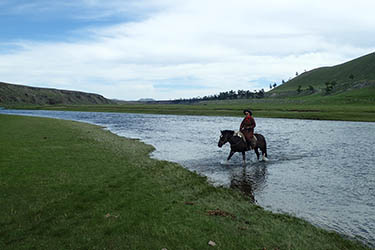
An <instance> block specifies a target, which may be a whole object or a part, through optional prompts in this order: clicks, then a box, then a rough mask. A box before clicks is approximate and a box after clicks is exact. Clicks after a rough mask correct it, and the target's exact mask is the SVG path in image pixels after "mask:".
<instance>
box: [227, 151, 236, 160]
mask: <svg viewBox="0 0 375 250" xmlns="http://www.w3.org/2000/svg"><path fill="white" fill-rule="evenodd" d="M234 153H235V152H234V151H233V150H231V151H230V153H229V155H228V158H227V162H228V161H229V160H230V158H232V156H233V154H234Z"/></svg>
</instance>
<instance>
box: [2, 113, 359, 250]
mask: <svg viewBox="0 0 375 250" xmlns="http://www.w3.org/2000/svg"><path fill="white" fill-rule="evenodd" d="M0 130H1V131H2V133H1V134H0V147H1V149H2V150H1V151H0V156H1V157H0V170H1V175H0V185H1V190H2V192H1V194H0V195H1V200H2V202H1V203H0V222H1V227H0V235H1V239H2V241H1V242H0V248H1V249H31V248H37V249H49V248H56V249H79V248H87V249H93V248H98V249H103V248H112V249H162V248H167V249H215V248H216V249H243V248H246V249H263V248H266V249H366V248H365V247H364V246H362V245H361V244H360V243H357V242H353V241H349V240H347V239H344V238H342V237H341V236H339V235H338V234H336V233H332V232H327V231H324V230H322V229H319V228H316V227H314V226H312V225H311V224H309V223H307V222H305V221H303V220H300V219H297V218H294V217H291V216H288V215H281V214H273V213H271V212H268V211H265V210H263V209H262V208H260V207H259V206H256V205H253V204H251V203H249V201H248V200H246V199H245V198H243V197H242V196H241V195H240V194H239V193H238V192H235V191H233V190H229V189H224V188H214V187H212V186H210V185H208V184H207V182H206V179H205V178H204V177H201V176H198V175H197V174H195V173H191V172H189V171H187V170H186V169H184V168H182V167H181V166H179V165H177V164H174V163H170V162H166V161H158V160H155V159H151V158H150V157H149V153H150V152H151V151H152V150H153V148H152V147H151V146H149V145H145V144H143V143H141V142H139V141H137V140H131V139H125V138H122V137H118V136H116V135H114V134H112V133H110V132H108V131H105V130H103V129H101V128H99V127H97V126H93V125H89V124H84V123H77V122H71V121H62V120H54V119H46V118H33V117H19V116H6V115H0ZM209 241H212V242H215V244H216V246H215V247H212V246H209V245H208V242H209Z"/></svg>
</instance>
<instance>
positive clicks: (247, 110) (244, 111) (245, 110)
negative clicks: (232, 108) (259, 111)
mask: <svg viewBox="0 0 375 250" xmlns="http://www.w3.org/2000/svg"><path fill="white" fill-rule="evenodd" d="M246 112H249V114H250V115H253V112H251V110H250V109H244V110H243V114H245V113H246Z"/></svg>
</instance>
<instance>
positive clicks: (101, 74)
mask: <svg viewBox="0 0 375 250" xmlns="http://www.w3.org/2000/svg"><path fill="white" fill-rule="evenodd" d="M81 3H84V4H86V5H87V6H90V8H94V7H95V8H96V10H99V9H100V8H102V9H103V10H104V11H103V15H106V16H110V15H118V13H119V12H118V11H119V10H124V13H126V11H125V10H127V11H129V6H135V5H136V6H137V7H136V8H137V11H140V10H141V9H142V8H146V7H144V6H148V7H147V12H148V13H147V18H145V19H141V20H136V21H133V22H125V23H119V24H117V25H113V26H109V27H102V28H95V27H90V29H86V30H81V32H84V34H86V39H85V40H81V41H76V40H75V42H71V43H68V42H64V43H63V42H57V43H56V42H37V43H36V42H31V41H23V42H20V43H19V45H21V46H22V49H20V50H17V51H13V52H11V53H4V54H2V55H1V58H2V60H1V61H0V75H1V76H2V79H1V80H3V81H8V82H14V83H23V84H30V85H35V86H48V87H56V88H68V89H76V90H82V91H89V92H97V93H101V94H103V95H104V96H106V97H110V98H119V99H138V98H142V97H152V98H156V99H174V98H180V97H194V96H203V95H209V94H216V93H218V92H220V91H228V90H231V89H234V90H237V89H251V90H253V89H260V88H265V89H266V88H267V87H268V85H269V83H271V82H277V83H279V82H280V81H281V80H282V79H285V80H286V79H288V78H289V77H292V76H293V75H294V74H295V72H296V71H298V72H302V71H303V70H305V69H306V70H310V69H313V68H316V67H319V66H323V65H333V64H337V63H341V62H344V61H346V60H349V59H352V58H355V57H358V56H361V55H364V54H366V53H370V52H372V51H374V49H375V45H374V44H375V41H374V40H375V38H374V37H375V18H374V16H373V15H372V13H371V10H373V9H374V8H373V7H375V6H374V3H372V1H364V0H359V1H356V5H353V4H352V3H348V2H342V1H328V2H327V3H324V4H321V3H317V2H316V1H303V2H301V1H296V0H295V1H276V0H273V1H256V2H255V1H240V0H235V1H230V2H228V1H218V0H216V1H211V0H206V1H195V0H191V1H143V2H137V3H136V2H131V4H130V5H129V2H128V3H127V4H125V5H123V3H122V1H106V4H105V5H103V1H93V0H92V1H89V0H84V1H82V2H81ZM150 6H151V7H150ZM109 7H111V8H109ZM114 7H116V9H115V10H113V11H111V9H112V8H114ZM151 10H154V11H153V12H149V11H151ZM99 14H100V12H98V13H97V15H96V16H100V15H99ZM86 32H88V33H86ZM80 37H82V35H81V36H80ZM267 80H268V81H270V82H269V83H267V84H266V83H265V81H267ZM163 82H165V83H167V84H164V85H163V86H170V88H169V89H168V88H158V87H157V85H158V84H159V85H160V84H161V83H163ZM173 83H175V85H176V86H173V87H172V85H173ZM189 84H190V85H192V87H191V88H186V86H187V85H189ZM179 85H181V87H179Z"/></svg>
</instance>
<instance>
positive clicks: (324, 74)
mask: <svg viewBox="0 0 375 250" xmlns="http://www.w3.org/2000/svg"><path fill="white" fill-rule="evenodd" d="M363 88H371V89H373V88H375V53H371V54H368V55H365V56H362V57H359V58H357V59H354V60H351V61H349V62H346V63H343V64H340V65H336V66H332V67H322V68H317V69H314V70H311V71H307V72H304V73H303V74H300V75H299V76H297V77H295V78H293V79H291V80H289V81H287V82H286V83H284V84H282V85H280V86H279V87H277V88H275V89H273V90H272V91H270V92H269V93H268V95H269V96H271V97H293V96H306V95H313V94H315V95H337V94H343V93H345V92H351V91H354V90H356V91H357V90H358V89H363ZM357 92H358V91H357ZM362 94H363V93H360V95H362Z"/></svg>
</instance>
